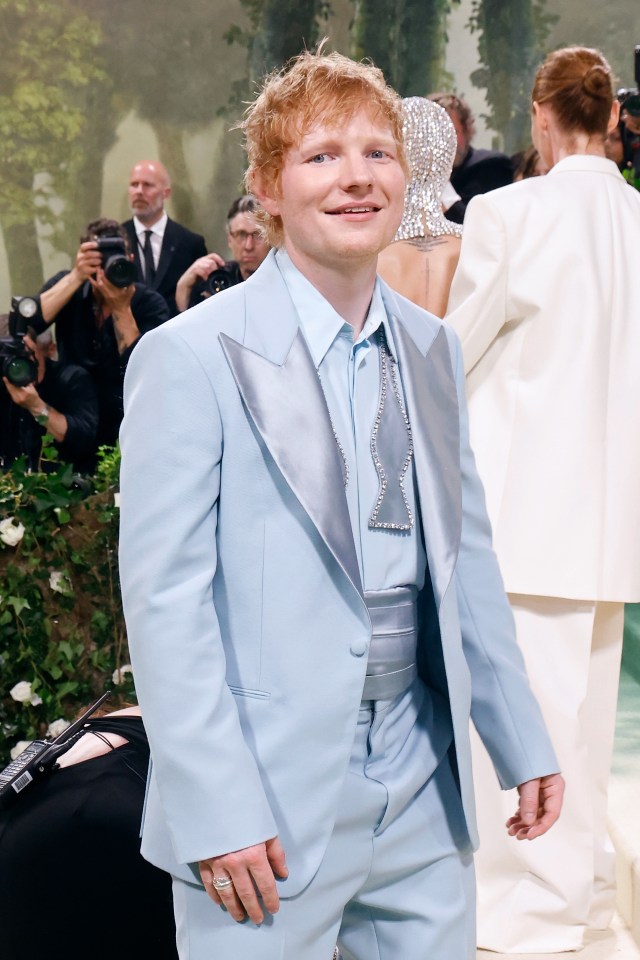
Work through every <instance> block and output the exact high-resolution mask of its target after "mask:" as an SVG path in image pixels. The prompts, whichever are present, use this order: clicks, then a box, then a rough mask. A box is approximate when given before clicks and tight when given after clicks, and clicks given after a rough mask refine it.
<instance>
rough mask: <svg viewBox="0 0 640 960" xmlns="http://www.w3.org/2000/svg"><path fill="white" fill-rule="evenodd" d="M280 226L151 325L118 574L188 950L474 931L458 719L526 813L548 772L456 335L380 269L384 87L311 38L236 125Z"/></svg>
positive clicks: (284, 955)
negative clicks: (219, 285) (225, 274)
mask: <svg viewBox="0 0 640 960" xmlns="http://www.w3.org/2000/svg"><path fill="white" fill-rule="evenodd" d="M244 129H245V135H246V140H247V149H248V154H249V171H248V177H247V179H248V185H249V187H250V188H251V190H252V192H254V193H255V194H256V195H257V196H258V197H259V198H260V200H261V203H262V206H263V208H264V211H265V214H264V218H265V225H266V229H267V232H268V235H269V239H270V241H271V242H272V243H273V246H274V247H275V248H276V249H275V250H274V251H273V252H272V253H271V254H270V255H269V257H268V258H267V260H266V261H265V262H264V264H263V265H262V266H261V267H260V268H259V269H258V271H257V272H256V273H255V274H254V276H253V277H251V278H250V279H249V280H247V281H246V283H244V284H242V285H240V286H238V287H235V288H233V289H230V290H228V291H226V292H223V293H221V294H219V295H218V296H217V297H215V298H212V299H211V300H209V301H207V302H206V303H204V304H202V305H200V306H198V307H196V308H195V309H193V310H191V311H188V312H187V313H186V314H183V315H182V316H181V317H179V318H176V319H175V320H172V321H171V323H168V324H165V325H163V327H161V328H159V329H158V331H155V332H152V333H151V334H147V336H146V337H145V338H144V340H143V341H142V343H141V344H140V346H139V347H138V348H137V350H136V352H135V354H134V357H133V359H132V361H131V363H130V365H129V370H128V373H127V382H126V415H125V421H124V425H123V430H122V436H121V439H122V453H123V470H122V484H121V510H122V531H121V578H122V586H123V597H124V604H125V614H126V618H127V627H128V634H129V643H130V647H131V655H132V661H133V666H134V673H135V677H136V687H137V691H138V695H139V699H140V703H141V705H142V710H143V715H144V718H145V724H146V727H147V730H148V733H149V739H150V743H151V753H152V758H153V766H152V773H151V776H150V781H149V790H148V797H147V804H146V810H145V820H144V828H143V853H144V855H145V856H146V857H147V858H148V859H149V860H151V861H152V862H153V863H155V864H157V865H158V866H160V867H163V868H164V869H166V870H168V871H169V872H171V874H172V875H173V877H174V900H175V910H176V921H177V939H178V947H179V952H180V956H181V958H183V960H185V958H189V960H205V958H212V957H215V958H224V960H330V958H331V956H332V953H333V947H334V944H335V943H336V941H337V942H338V943H339V946H340V949H341V953H342V955H343V957H344V958H345V960H372V958H376V960H427V958H428V960H471V958H472V957H474V956H475V939H474V894H475V891H474V880H473V863H472V849H473V845H474V844H475V842H476V836H475V825H474V812H473V790H472V784H471V763H470V753H469V739H468V724H469V716H470V715H471V717H472V718H473V720H474V722H475V724H476V726H477V728H478V730H479V731H480V734H481V736H482V738H483V740H484V742H485V743H486V745H487V747H488V749H489V751H490V753H491V756H492V758H493V761H494V764H495V767H496V771H497V775H498V778H499V780H500V782H501V784H502V786H503V787H504V788H510V787H513V786H516V785H521V788H520V807H519V810H518V811H517V812H516V813H515V815H514V817H513V818H512V820H511V821H510V822H509V824H508V829H509V832H510V833H511V834H512V835H514V836H516V837H517V838H519V839H533V838H535V837H536V836H539V835H540V834H542V833H544V832H545V831H546V830H547V829H548V828H549V827H550V826H551V824H552V823H553V822H554V821H555V819H556V818H557V816H558V813H559V810H560V806H561V801H562V789H563V783H562V778H561V777H560V775H559V774H558V773H557V772H556V771H557V764H556V760H555V757H554V754H553V749H552V747H551V745H550V743H549V741H548V738H547V735H546V732H545V730H544V725H543V723H542V720H541V717H540V714H539V711H538V708H537V705H536V703H535V700H534V699H533V697H532V695H531V693H530V690H529V687H528V684H527V679H526V675H525V672H524V667H523V664H522V660H521V658H520V655H519V653H518V650H517V647H516V644H515V640H514V636H513V624H512V620H511V614H510V611H509V606H508V604H507V602H506V599H505V597H504V593H503V589H502V583H501V580H500V575H499V571H498V568H497V565H496V561H495V557H494V555H493V552H492V549H491V542H490V530H489V524H488V521H487V518H486V514H485V508H484V499H483V493H482V489H481V485H480V482H479V480H478V478H477V475H476V472H475V467H474V462H473V456H472V453H471V451H470V448H469V444H468V437H467V423H466V412H465V400H464V376H463V370H462V360H461V356H460V350H459V346H458V342H457V340H456V338H455V335H454V334H453V333H452V332H451V331H450V330H449V329H448V328H447V327H445V325H444V324H443V323H442V322H441V321H440V320H438V319H436V318H435V317H433V316H431V315H429V314H426V313H425V312H424V311H422V310H420V309H419V308H417V307H415V306H414V305H412V304H411V303H409V302H408V301H406V300H404V299H403V298H401V297H399V296H397V295H395V294H394V293H393V292H392V291H391V290H390V289H389V288H388V287H386V286H385V285H384V284H383V283H382V282H381V281H380V280H379V279H377V278H376V259H377V254H378V253H379V251H380V250H381V249H383V247H384V246H386V244H387V243H389V242H390V240H391V238H392V237H393V236H394V234H395V231H396V229H397V226H398V223H399V222H400V218H401V214H402V207H403V199H404V183H405V159H404V153H403V147H402V139H401V132H402V113H401V108H400V102H399V99H398V98H397V96H396V95H395V93H393V91H391V90H390V89H389V88H388V87H386V85H385V83H384V80H383V78H382V74H381V73H380V72H379V71H378V70H376V69H375V68H373V67H370V66H364V65H361V64H355V63H353V62H352V61H350V60H347V59H346V58H344V57H341V56H339V55H337V54H331V55H330V56H321V55H313V54H304V55H303V56H301V57H300V58H298V59H297V60H296V61H295V62H294V63H293V65H292V66H290V67H289V68H288V69H287V70H285V71H284V72H283V73H282V74H280V75H278V76H275V77H272V78H270V79H269V80H268V81H267V82H266V84H265V87H264V88H263V90H262V92H261V94H260V96H259V97H258V99H257V100H256V102H255V103H254V104H253V106H252V107H251V108H250V110H249V111H248V114H247V119H246V121H245V124H244Z"/></svg>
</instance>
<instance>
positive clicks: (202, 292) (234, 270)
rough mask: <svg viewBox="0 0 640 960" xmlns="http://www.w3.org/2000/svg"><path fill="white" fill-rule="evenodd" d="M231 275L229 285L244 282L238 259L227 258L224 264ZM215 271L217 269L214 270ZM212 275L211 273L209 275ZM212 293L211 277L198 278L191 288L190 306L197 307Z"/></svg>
mask: <svg viewBox="0 0 640 960" xmlns="http://www.w3.org/2000/svg"><path fill="white" fill-rule="evenodd" d="M224 269H225V270H226V272H227V274H228V276H229V286H230V287H235V286H236V284H238V283H242V274H241V273H240V267H239V265H238V262H237V261H236V260H227V262H226V263H225V265H224ZM212 273H215V271H212ZM209 276H211V274H210V275H209ZM210 295H211V287H210V283H209V279H207V280H196V282H195V283H194V285H193V286H192V288H191V294H190V296H189V307H195V306H197V305H198V304H199V303H202V301H203V300H205V299H206V298H207V297H208V296H210Z"/></svg>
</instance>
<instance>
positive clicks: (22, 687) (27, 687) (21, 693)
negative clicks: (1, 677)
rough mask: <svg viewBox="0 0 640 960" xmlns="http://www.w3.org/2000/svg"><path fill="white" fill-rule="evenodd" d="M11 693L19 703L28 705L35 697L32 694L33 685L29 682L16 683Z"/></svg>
mask: <svg viewBox="0 0 640 960" xmlns="http://www.w3.org/2000/svg"><path fill="white" fill-rule="evenodd" d="M9 693H10V694H11V696H12V698H13V699H14V700H17V701H18V703H28V702H29V700H31V697H32V696H33V694H32V693H31V684H30V683H29V681H28V680H21V681H20V682H19V683H16V685H15V687H12V688H11V690H10V691H9Z"/></svg>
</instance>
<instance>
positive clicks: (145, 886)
mask: <svg viewBox="0 0 640 960" xmlns="http://www.w3.org/2000/svg"><path fill="white" fill-rule="evenodd" d="M89 723H90V728H91V729H94V730H96V732H102V733H104V732H111V733H117V734H121V735H122V736H124V737H126V738H127V740H128V742H127V743H126V744H125V745H124V746H121V747H117V748H116V749H115V750H110V751H109V752H108V753H106V754H104V755H102V756H99V757H95V758H94V759H91V760H85V761H84V762H83V763H77V764H74V765H73V766H70V767H65V768H63V769H60V770H57V771H55V772H54V773H53V774H52V775H51V776H50V777H49V778H48V779H46V780H43V781H41V782H40V783H38V784H36V785H34V786H33V788H32V790H31V792H29V791H26V792H25V793H24V794H23V795H22V796H21V797H20V802H17V803H15V804H14V805H13V806H12V807H11V808H9V809H8V810H3V811H0V956H2V960H42V958H45V957H47V958H53V960H56V958H58V957H59V958H60V960H63V958H64V960H87V958H91V960H114V958H117V960H143V958H146V957H153V960H176V958H177V950H176V947H175V925H174V919H173V904H172V896H171V878H170V876H169V874H166V873H164V872H163V871H161V870H158V869H156V867H153V866H152V865H151V864H150V863H147V862H146V860H144V859H143V858H142V856H141V855H140V840H139V836H138V835H139V831H140V819H141V815H142V806H143V801H144V792H145V785H144V780H145V778H146V772H147V766H148V761H149V747H148V744H147V739H146V735H145V732H144V726H143V724H142V720H141V718H140V717H117V716H115V717H101V718H99V719H98V720H94V719H92V720H90V722H89Z"/></svg>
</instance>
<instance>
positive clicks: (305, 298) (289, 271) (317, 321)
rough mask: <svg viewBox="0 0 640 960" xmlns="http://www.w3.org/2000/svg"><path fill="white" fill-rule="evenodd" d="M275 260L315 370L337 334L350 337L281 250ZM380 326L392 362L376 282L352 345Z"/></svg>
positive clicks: (389, 336)
mask: <svg viewBox="0 0 640 960" xmlns="http://www.w3.org/2000/svg"><path fill="white" fill-rule="evenodd" d="M275 258H276V264H277V265H278V269H279V270H280V274H281V276H282V279H283V280H284V282H285V285H286V287H287V290H288V291H289V296H290V297H291V299H292V301H293V306H294V307H295V310H296V313H297V314H298V320H299V323H300V327H301V328H302V332H303V334H304V338H305V340H306V341H307V344H308V346H309V350H310V351H311V356H312V357H313V362H314V363H315V365H316V367H319V366H320V364H321V363H322V361H323V359H324V357H325V354H326V353H327V351H328V350H329V348H330V347H331V344H332V343H333V342H334V340H335V339H336V337H337V336H339V335H340V334H341V333H349V334H351V328H350V325H349V324H348V323H347V322H346V321H345V320H344V319H343V317H341V316H340V314H339V313H338V312H337V310H335V309H334V308H333V307H332V306H331V304H330V303H329V301H328V300H326V299H325V298H324V297H323V296H322V294H321V293H320V291H319V290H317V289H316V288H315V287H314V286H313V284H312V283H311V281H310V280H307V278H306V277H305V276H304V274H302V273H301V272H300V271H299V270H298V268H297V267H296V266H295V264H294V263H293V261H292V260H291V257H290V256H289V254H288V253H287V252H286V250H284V249H283V248H279V249H278V250H276V254H275ZM380 324H382V325H383V327H384V330H385V334H386V337H387V344H388V346H389V350H390V351H391V353H392V355H393V357H394V359H395V357H396V352H395V345H394V342H393V335H392V333H391V330H390V328H389V321H388V318H387V311H386V309H385V306H384V302H383V299H382V292H381V289H380V280H379V279H378V278H376V283H375V286H374V288H373V296H372V298H371V304H370V306H369V311H368V313H367V318H366V320H365V323H364V326H363V328H362V331H361V333H360V336H359V337H358V339H357V341H356V343H362V342H363V341H364V340H366V339H368V338H369V337H371V336H372V334H374V333H375V331H376V330H377V329H378V328H379V326H380Z"/></svg>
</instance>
